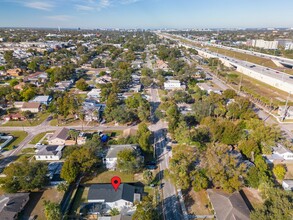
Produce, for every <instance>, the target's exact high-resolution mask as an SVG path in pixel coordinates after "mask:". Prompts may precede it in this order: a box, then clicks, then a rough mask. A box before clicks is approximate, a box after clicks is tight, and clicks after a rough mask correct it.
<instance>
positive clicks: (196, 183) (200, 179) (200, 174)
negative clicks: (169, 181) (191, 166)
mask: <svg viewBox="0 0 293 220" xmlns="http://www.w3.org/2000/svg"><path fill="white" fill-rule="evenodd" d="M191 175H192V178H193V181H192V186H193V189H194V191H195V192H199V191H201V190H203V189H207V188H208V185H209V180H208V178H207V176H206V175H205V172H204V171H203V170H196V171H194V172H193V173H192V174H191Z"/></svg>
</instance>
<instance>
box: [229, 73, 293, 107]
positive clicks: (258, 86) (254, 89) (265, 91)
mask: <svg viewBox="0 0 293 220" xmlns="http://www.w3.org/2000/svg"><path fill="white" fill-rule="evenodd" d="M229 75H231V76H233V79H232V78H231V80H230V81H231V82H233V83H235V84H231V83H230V84H231V85H232V86H233V87H234V88H236V89H238V88H239V86H238V85H239V83H240V80H241V77H242V90H244V91H246V92H249V93H251V94H252V95H253V96H254V95H258V96H262V97H263V98H264V99H266V100H267V102H270V98H272V103H277V104H285V100H286V99H287V97H288V93H286V92H284V91H281V90H279V89H276V88H275V87H272V86H270V85H268V84H265V83H263V82H260V81H258V80H256V79H253V78H251V77H249V76H246V75H244V74H241V73H239V72H237V71H232V72H229V74H228V75H227V77H228V78H229ZM241 75H242V76H241ZM234 76H238V77H234ZM290 101H291V102H293V97H292V98H291V99H290Z"/></svg>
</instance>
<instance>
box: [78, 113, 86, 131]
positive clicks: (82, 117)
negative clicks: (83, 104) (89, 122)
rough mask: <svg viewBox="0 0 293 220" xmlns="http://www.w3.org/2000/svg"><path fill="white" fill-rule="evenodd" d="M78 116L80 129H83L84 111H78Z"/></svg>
mask: <svg viewBox="0 0 293 220" xmlns="http://www.w3.org/2000/svg"><path fill="white" fill-rule="evenodd" d="M78 117H79V119H80V120H81V127H82V131H83V122H84V118H85V114H84V113H80V114H79V115H78Z"/></svg>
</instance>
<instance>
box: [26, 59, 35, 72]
mask: <svg viewBox="0 0 293 220" xmlns="http://www.w3.org/2000/svg"><path fill="white" fill-rule="evenodd" d="M27 68H28V69H30V70H32V71H36V70H37V69H38V64H37V62H36V61H35V60H32V61H31V62H30V63H29V64H28V66H27Z"/></svg>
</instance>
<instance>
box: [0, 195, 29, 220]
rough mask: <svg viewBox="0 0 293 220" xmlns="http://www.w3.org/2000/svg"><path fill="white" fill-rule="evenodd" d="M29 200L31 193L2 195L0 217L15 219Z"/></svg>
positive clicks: (6, 219) (7, 219) (3, 219)
mask: <svg viewBox="0 0 293 220" xmlns="http://www.w3.org/2000/svg"><path fill="white" fill-rule="evenodd" d="M28 201H29V193H15V194H5V195H2V196H0V219H1V220H11V219H14V218H15V217H16V216H17V215H18V213H19V212H21V211H22V209H23V207H24V206H25V205H26V203H27V202H28Z"/></svg>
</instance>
